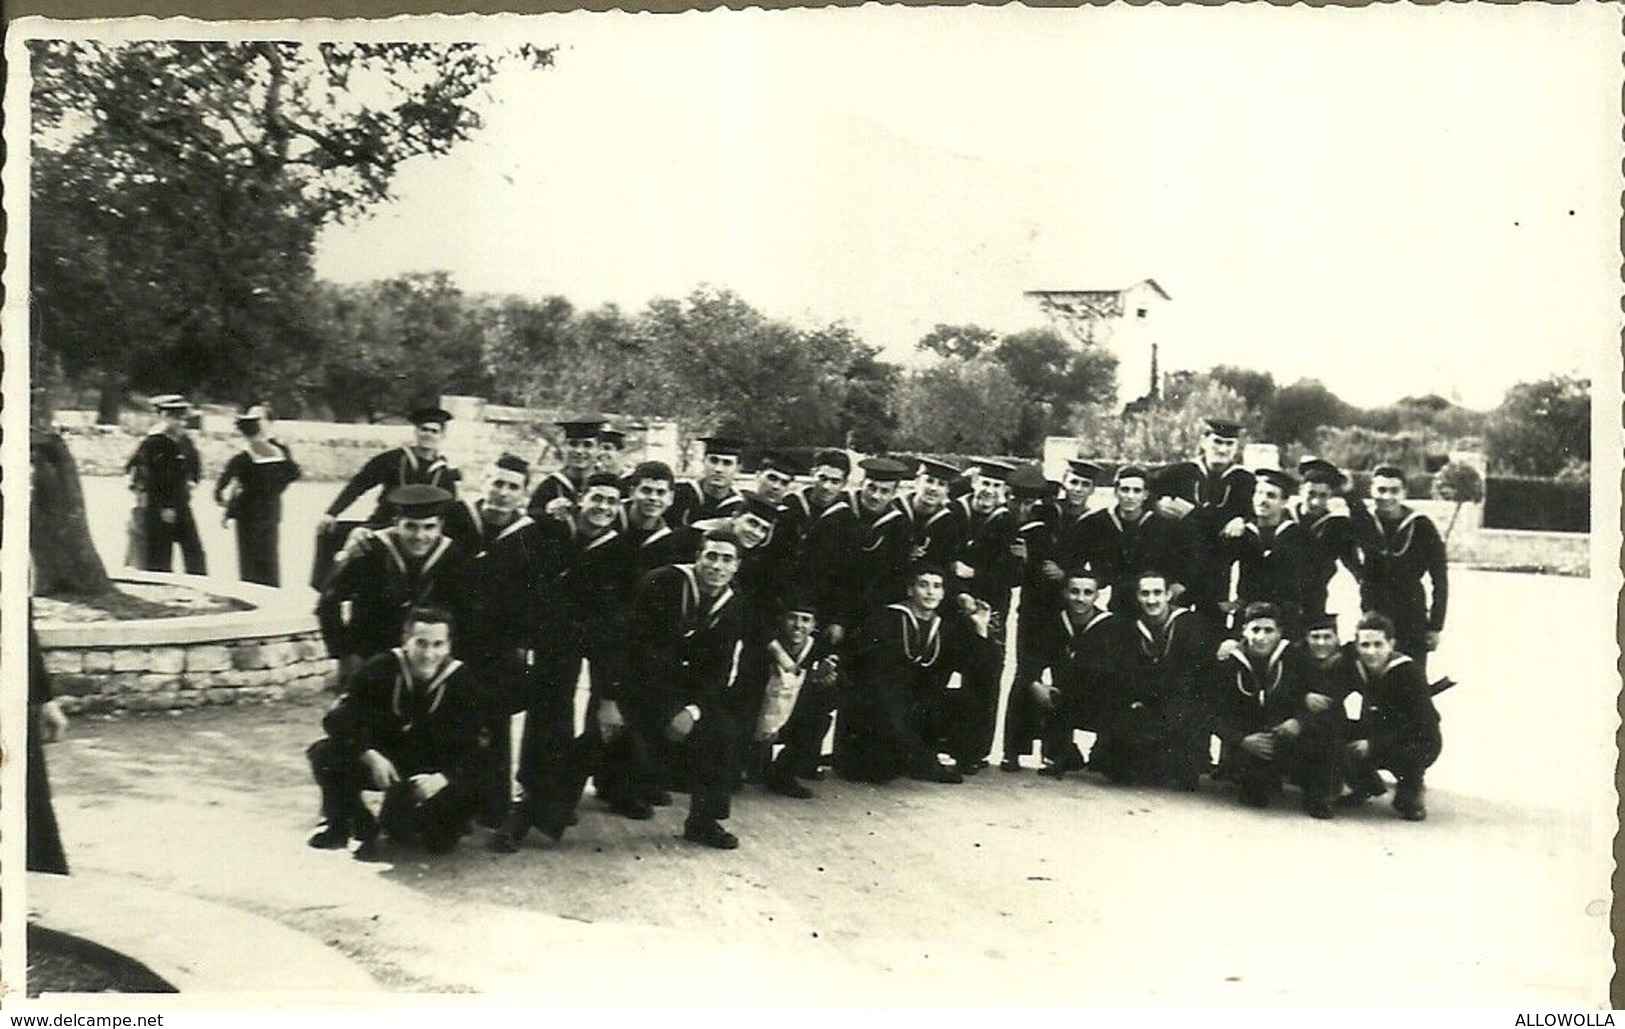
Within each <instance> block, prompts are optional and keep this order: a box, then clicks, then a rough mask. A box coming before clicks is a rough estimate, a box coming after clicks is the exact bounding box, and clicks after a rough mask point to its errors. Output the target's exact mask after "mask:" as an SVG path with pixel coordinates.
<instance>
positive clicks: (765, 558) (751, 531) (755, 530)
mask: <svg viewBox="0 0 1625 1029" xmlns="http://www.w3.org/2000/svg"><path fill="white" fill-rule="evenodd" d="M739 497H740V502H739V504H738V505H737V506H736V507H734V508H733V513H732V515H731V516H729V517H725V518H708V519H705V520H703V521H698V522H694V523H693V524H691V525H689V526H688V527H687V528H685V529H683V530H682V531H680V532H679V533H678V536H679V537H680V538H681V542H680V543H679V547H680V548H681V550H682V552H683V553H695V552H697V551H698V549H699V546H700V543H701V537H703V536H704V534H705V533H706V532H709V531H710V530H712V529H721V528H726V529H727V530H729V531H730V532H732V533H733V534H734V536H735V537H737V539H738V541H739V567H738V569H737V571H736V573H735V576H734V579H733V589H734V591H735V592H736V593H738V594H739V599H740V601H741V605H740V606H741V610H742V611H743V618H744V621H745V630H744V631H745V639H746V641H747V642H750V643H761V642H766V641H767V639H768V637H770V636H772V635H773V630H774V626H775V622H776V621H777V617H778V612H779V603H780V602H781V600H782V599H783V598H784V596H785V595H786V593H787V591H788V590H789V588H790V585H791V581H792V576H793V574H794V572H795V568H794V566H793V565H792V564H791V562H790V558H791V557H792V556H793V555H791V554H789V553H787V552H786V550H785V548H782V547H778V546H775V545H774V543H773V540H774V536H775V535H776V528H777V524H778V518H779V514H780V512H781V510H782V509H781V508H780V507H779V505H778V504H775V503H771V502H770V501H768V500H767V499H766V498H765V497H762V496H761V495H759V494H757V493H754V492H746V493H741V494H740V495H739Z"/></svg>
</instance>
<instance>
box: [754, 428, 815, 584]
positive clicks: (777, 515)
mask: <svg viewBox="0 0 1625 1029" xmlns="http://www.w3.org/2000/svg"><path fill="white" fill-rule="evenodd" d="M804 474H806V469H805V468H803V467H802V466H801V464H800V462H798V461H796V460H795V459H794V458H792V457H791V456H790V455H788V454H784V453H781V452H779V451H773V450H769V451H764V452H763V453H762V454H761V455H760V456H759V457H758V458H757V462H756V482H755V488H754V489H753V490H752V491H751V492H752V493H754V494H755V496H756V497H757V498H758V499H760V500H761V501H762V502H763V503H764V504H768V505H771V506H772V507H773V509H774V517H773V535H772V537H771V538H770V539H768V541H767V552H768V555H767V556H768V561H769V563H770V564H771V566H772V568H773V571H772V575H773V577H774V579H775V585H774V597H775V600H779V599H782V595H783V591H784V590H785V589H787V588H788V587H789V585H790V583H791V582H792V581H793V580H794V579H795V577H796V575H797V574H798V572H799V570H800V561H799V558H800V552H801V540H802V536H803V534H804V533H805V531H806V525H805V523H804V521H803V515H804V513H805V510H806V509H805V507H804V506H803V505H800V504H795V503H792V502H791V497H792V496H793V495H794V494H792V493H791V492H790V487H791V486H793V485H795V481H796V476H798V475H804Z"/></svg>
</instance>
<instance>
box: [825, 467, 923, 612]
mask: <svg viewBox="0 0 1625 1029" xmlns="http://www.w3.org/2000/svg"><path fill="white" fill-rule="evenodd" d="M858 467H859V468H861V469H862V470H863V482H862V483H860V484H859V486H858V490H857V495H856V496H855V498H854V501H853V503H852V509H853V513H854V514H855V515H856V524H855V527H854V540H853V543H854V554H853V562H854V563H853V566H852V570H853V574H852V575H851V577H850V579H849V580H848V587H849V593H848V594H847V597H846V601H845V602H844V603H843V604H842V605H841V606H842V608H843V612H842V617H844V618H846V619H847V622H846V623H845V624H846V627H847V628H848V629H849V630H850V631H849V632H848V635H850V634H851V632H855V631H856V630H857V628H858V626H860V625H862V624H863V623H864V622H866V621H867V620H868V619H869V618H870V617H871V616H873V615H874V614H875V613H876V612H877V611H880V610H881V609H882V608H884V607H885V606H886V605H887V604H891V603H895V602H897V601H900V600H902V598H903V590H904V587H905V585H906V583H907V579H908V568H909V564H910V563H911V562H912V560H913V559H912V557H911V556H910V552H911V551H912V550H913V547H914V539H913V529H912V527H911V525H910V523H909V520H908V516H907V515H905V514H904V513H903V510H902V508H900V507H898V506H897V491H898V488H899V485H900V483H901V482H902V480H903V479H904V478H905V477H907V476H908V474H909V467H908V466H907V465H905V464H903V463H902V462H901V461H898V460H896V459H894V458H890V457H869V458H865V459H864V460H862V461H860V462H858ZM830 617H831V618H833V617H834V616H833V615H831V616H830Z"/></svg>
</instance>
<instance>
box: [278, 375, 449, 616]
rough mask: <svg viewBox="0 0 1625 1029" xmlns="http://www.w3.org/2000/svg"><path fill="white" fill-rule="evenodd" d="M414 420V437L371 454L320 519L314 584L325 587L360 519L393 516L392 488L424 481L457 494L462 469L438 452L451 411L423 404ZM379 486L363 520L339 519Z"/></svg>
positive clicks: (376, 524) (382, 522)
mask: <svg viewBox="0 0 1625 1029" xmlns="http://www.w3.org/2000/svg"><path fill="white" fill-rule="evenodd" d="M408 417H409V418H410V420H411V422H412V442H411V444H409V445H407V446H401V447H396V448H395V449H394V450H387V451H385V452H384V453H382V454H379V455H377V456H376V457H373V458H372V459H370V460H369V461H368V462H367V463H366V464H364V465H362V466H361V470H360V471H359V472H357V473H356V474H355V476H354V477H353V478H352V479H351V480H350V481H349V482H347V483H345V484H344V488H343V489H341V490H340V491H339V495H338V496H337V497H335V498H334V499H333V502H332V503H331V504H329V505H327V511H326V512H325V513H324V514H323V515H322V517H321V520H320V521H319V522H317V523H316V561H315V567H314V568H313V569H312V570H311V582H310V584H311V585H312V586H314V587H315V588H316V589H321V588H322V586H323V585H324V584H325V583H326V581H327V577H328V576H329V575H330V574H332V563H333V561H334V559H335V555H336V554H337V553H338V551H339V550H340V548H342V547H344V546H347V545H348V544H349V542H350V537H351V536H352V535H353V532H352V531H351V530H353V529H354V528H356V527H357V525H358V524H359V525H360V526H364V527H367V528H373V529H381V528H383V527H384V526H386V525H388V524H389V523H390V522H391V521H392V520H393V518H394V510H393V509H392V508H391V507H390V505H389V495H390V491H391V490H393V489H395V488H396V487H399V486H410V485H425V486H434V487H437V488H438V489H441V490H444V491H445V492H446V493H448V494H450V495H451V496H453V497H455V496H456V495H457V483H458V481H459V479H460V478H461V474H460V473H459V472H458V471H457V469H455V468H453V467H452V466H451V465H450V464H448V463H447V462H446V459H445V458H444V457H443V456H442V455H441V453H440V446H441V443H442V442H443V441H444V440H445V437H446V432H447V428H446V425H447V423H448V422H450V421H451V414H450V412H448V411H445V410H442V409H441V408H438V407H420V408H417V409H415V410H413V411H412V412H411V414H410V415H409V416H408ZM374 488H377V489H378V503H377V505H376V506H375V507H374V508H373V511H372V514H371V515H370V516H368V518H367V520H366V521H365V522H361V523H351V522H345V523H341V522H340V521H339V516H340V515H342V514H343V513H344V512H345V510H346V509H347V508H349V506H350V505H351V504H353V503H355V502H356V501H357V500H359V499H361V497H362V496H363V495H365V494H366V493H367V492H368V491H370V490H372V489H374Z"/></svg>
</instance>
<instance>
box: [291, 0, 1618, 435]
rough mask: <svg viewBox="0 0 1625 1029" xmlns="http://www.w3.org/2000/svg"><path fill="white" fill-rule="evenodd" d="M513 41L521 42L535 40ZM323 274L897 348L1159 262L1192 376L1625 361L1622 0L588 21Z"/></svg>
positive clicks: (1459, 379)
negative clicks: (686, 305)
mask: <svg viewBox="0 0 1625 1029" xmlns="http://www.w3.org/2000/svg"><path fill="white" fill-rule="evenodd" d="M510 24H511V23H510ZM519 31H521V32H522V33H523V34H524V35H525V36H526V37H528V38H531V39H533V40H535V41H538V42H547V43H558V44H561V45H562V47H563V49H562V50H561V51H560V53H559V55H558V62H557V67H556V68H554V69H552V70H549V71H545V72H540V73H534V74H527V73H520V72H515V73H510V74H507V75H505V76H504V78H503V79H501V80H499V82H498V83H497V84H496V86H495V87H494V89H493V96H492V106H491V107H490V109H489V112H488V114H487V124H486V128H485V129H484V131H483V132H482V133H481V134H480V135H479V137H478V138H477V140H476V141H474V142H472V143H470V144H467V145H465V146H463V147H462V148H460V149H459V150H458V151H456V152H455V153H454V154H453V155H451V156H449V157H446V158H442V159H439V160H424V161H419V162H415V163H413V164H411V165H408V166H407V167H406V168H405V169H404V170H403V172H402V175H401V177H400V179H399V182H398V189H397V192H398V195H399V199H398V201H397V202H396V203H394V204H393V205H391V206H389V207H387V208H384V209H381V210H380V211H379V212H378V213H377V214H376V215H375V216H374V217H372V218H370V219H369V220H367V221H365V222H362V223H360V224H358V225H355V226H346V227H341V228H336V229H333V230H330V231H329V232H327V233H326V235H325V236H324V238H323V240H322V245H321V249H320V252H319V257H318V271H319V272H320V274H322V275H323V276H325V277H327V278H330V279H335V280H340V281H355V280H365V279H372V278H378V277H383V276H388V275H393V274H397V273H401V272H407V271H427V270H433V269H444V270H446V271H449V272H450V273H452V275H453V276H454V277H455V279H456V281H457V282H458V283H459V284H460V285H461V286H462V287H463V288H464V289H467V290H471V291H481V292H484V291H492V292H512V293H520V294H530V295H541V294H547V293H558V294H562V295H564V296H566V297H568V298H570V299H571V300H572V301H573V302H575V303H576V304H577V305H578V306H583V307H585V306H592V305H596V304H598V303H602V302H604V301H615V302H617V303H620V304H621V305H623V306H624V307H626V308H627V309H629V310H636V309H637V308H639V307H641V306H642V305H643V304H644V303H645V302H646V301H648V300H649V299H650V298H652V297H655V296H662V295H665V296H671V295H681V294H684V293H686V292H688V291H689V290H690V289H692V288H693V287H695V286H696V285H698V284H700V283H710V284H714V285H717V286H725V287H728V288H731V289H734V290H736V291H737V292H739V293H740V294H741V295H742V296H744V297H745V299H747V300H748V301H750V302H751V303H753V304H755V305H756V306H757V307H759V308H761V309H763V310H765V311H767V312H768V313H769V314H772V315H776V316H780V317H787V318H790V319H792V320H795V321H797V322H798V323H801V324H817V323H824V322H830V321H845V322H847V323H848V324H850V325H851V326H853V327H854V328H855V329H856V330H857V331H859V332H860V333H861V334H862V335H863V336H864V337H865V338H866V339H868V340H870V341H871V342H873V343H876V344H878V345H881V346H883V347H885V348H886V352H887V356H888V357H890V358H892V359H896V360H906V359H909V357H910V350H911V348H912V345H913V342H914V341H915V340H916V339H918V338H919V336H920V335H922V334H923V333H924V332H925V331H926V330H928V329H929V328H930V327H931V326H932V325H933V324H935V323H937V322H975V323H979V324H983V325H986V326H988V327H990V328H993V329H996V330H999V331H1004V332H1008V331H1015V330H1018V329H1022V328H1028V327H1033V326H1038V325H1042V324H1044V319H1043V316H1042V315H1041V314H1040V313H1039V312H1038V311H1037V309H1036V308H1035V307H1033V306H1032V305H1031V304H1030V303H1029V302H1028V301H1026V300H1024V299H1023V297H1022V291H1023V290H1026V289H1034V288H1108V287H1116V286H1122V285H1128V284H1129V283H1132V282H1134V281H1137V280H1138V279H1141V278H1145V277H1147V276H1151V277H1155V278H1156V279H1157V280H1158V281H1159V282H1160V283H1161V284H1162V285H1163V286H1164V287H1165V288H1166V289H1167V291H1168V292H1169V293H1170V294H1171V295H1172V296H1173V298H1174V300H1173V303H1172V304H1171V305H1170V307H1169V308H1168V309H1167V312H1166V313H1167V316H1168V321H1167V325H1166V328H1165V332H1166V336H1167V338H1166V342H1165V347H1164V351H1163V362H1164V367H1165V368H1182V367H1184V368H1206V367H1208V366H1210V365H1212V364H1215V363H1218V362H1229V363H1234V364H1241V365H1248V366H1252V367H1257V368H1263V369H1268V370H1270V371H1272V372H1273V373H1274V374H1275V377H1276V379H1277V381H1278V382H1283V383H1285V382H1291V381H1294V380H1296V379H1298V378H1301V377H1314V378H1319V379H1321V380H1323V381H1324V382H1326V383H1327V384H1328V385H1329V386H1331V387H1332V388H1333V389H1334V390H1335V391H1336V392H1338V393H1339V394H1341V395H1342V396H1344V397H1345V398H1346V399H1349V400H1351V401H1354V402H1356V403H1361V404H1367V405H1370V404H1377V403H1384V402H1388V401H1391V400H1393V399H1395V398H1397V397H1399V396H1401V395H1405V394H1414V393H1423V392H1438V393H1442V394H1444V395H1447V396H1448V395H1452V394H1455V395H1458V396H1459V397H1460V398H1461V400H1462V401H1463V402H1465V403H1467V404H1469V405H1471V406H1478V407H1489V406H1493V405H1494V404H1495V403H1496V402H1498V401H1499V399H1500V397H1501V394H1502V393H1503V392H1504V390H1505V389H1506V387H1507V386H1508V385H1510V384H1511V383H1513V382H1516V381H1519V380H1522V379H1530V378H1536V377H1539V376H1542V375H1545V374H1548V373H1551V372H1554V371H1569V370H1576V371H1582V372H1590V373H1592V374H1598V373H1600V372H1603V371H1604V367H1605V366H1603V365H1601V364H1599V363H1598V362H1599V360H1601V359H1604V358H1605V357H1606V355H1609V354H1611V353H1612V354H1615V356H1617V353H1616V352H1617V347H1618V328H1617V323H1618V318H1619V313H1618V303H1617V296H1618V293H1619V290H1618V286H1617V282H1618V264H1619V260H1618V227H1619V211H1618V206H1619V191H1620V184H1619V155H1620V146H1619V143H1618V120H1619V96H1620V93H1619V88H1618V79H1619V53H1620V40H1619V38H1618V37H1619V14H1618V9H1617V8H1615V7H1611V6H1606V5H1594V6H1582V7H1553V6H1549V5H1545V4H1519V5H1513V6H1496V7H1489V6H1478V5H1470V6H1459V5H1449V6H1441V7H1430V8H1417V7H1411V6H1383V7H1373V8H1368V9H1363V10H1341V9H1328V10H1311V9H1307V8H1302V7H1299V8H1291V9H1286V10H1282V9H1277V8H1273V7H1266V6H1264V5H1258V4H1249V5H1237V4H1231V5H1228V6H1225V7H1222V8H1202V7H1178V8H1171V9H1170V8H1130V7H1126V6H1123V5H1114V6H1112V7H1108V8H1086V9H1082V10H1066V11H1054V10H1049V11H1027V10H1016V9H1008V10H983V9H937V10H918V9H915V10H910V9H895V8H894V9H886V8H877V7H870V8H865V9H862V10H825V11H793V12H759V11H757V12H726V11H724V12H716V13H711V14H688V15H681V16H655V15H623V14H573V15H560V16H549V17H544V18H539V19H533V20H530V21H527V22H525V23H524V27H523V29H521V30H519Z"/></svg>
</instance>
